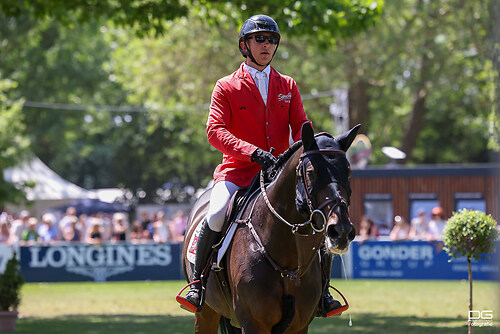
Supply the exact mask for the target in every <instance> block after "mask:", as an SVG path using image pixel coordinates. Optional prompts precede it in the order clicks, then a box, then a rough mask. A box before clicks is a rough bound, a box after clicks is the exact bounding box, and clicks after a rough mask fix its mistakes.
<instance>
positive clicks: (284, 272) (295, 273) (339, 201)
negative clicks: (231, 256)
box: [244, 149, 347, 287]
mask: <svg viewBox="0 0 500 334" xmlns="http://www.w3.org/2000/svg"><path fill="white" fill-rule="evenodd" d="M315 154H329V155H343V156H345V152H344V151H342V150H336V149H318V150H314V151H308V152H304V153H302V154H301V155H300V158H299V164H298V165H297V167H296V173H297V176H298V177H299V182H302V183H303V185H304V189H305V193H306V194H307V195H306V200H307V205H308V208H309V220H307V221H305V222H303V223H298V224H291V223H289V222H288V221H287V220H286V219H285V218H283V217H282V216H281V215H280V214H279V213H278V212H276V210H275V209H274V208H273V206H272V204H271V202H270V201H269V198H268V196H267V192H266V185H265V183H264V171H263V170H261V171H260V190H261V191H260V195H262V197H263V199H264V202H265V203H266V205H267V207H268V209H269V211H270V212H271V213H272V214H273V215H274V216H275V217H276V218H277V219H278V220H280V221H281V222H283V223H284V224H286V225H287V226H289V227H290V228H291V230H292V234H293V235H294V236H295V242H296V245H297V248H299V243H300V242H301V241H299V239H298V238H301V239H302V242H304V240H305V239H309V237H310V236H313V235H316V236H319V233H322V232H323V231H324V230H325V228H326V224H327V218H326V216H325V214H324V213H323V212H322V211H321V209H322V208H324V207H325V206H326V205H329V204H331V203H333V207H332V208H331V209H330V212H329V213H328V216H330V214H331V212H332V211H333V210H334V209H335V208H337V207H339V206H345V207H346V208H347V201H346V200H345V199H344V198H343V197H342V196H341V194H340V193H339V192H337V196H336V197H335V198H334V199H329V200H326V201H325V202H324V203H322V204H321V205H320V206H318V207H317V208H316V209H315V208H314V206H313V203H312V200H311V195H310V194H309V193H308V191H307V187H306V177H305V174H306V173H305V172H306V170H305V166H304V158H307V157H309V156H311V155H315ZM256 202H257V201H254V206H253V207H252V209H251V210H250V217H251V216H252V212H253V209H254V207H255V204H256ZM315 215H320V217H322V218H323V224H322V226H321V228H316V226H315V224H314V216H315ZM244 222H245V223H246V225H247V226H248V227H249V229H250V232H251V233H252V235H253V237H254V239H255V241H256V243H257V250H258V251H259V252H260V253H261V254H263V256H264V257H265V258H266V259H267V260H268V261H269V263H270V264H271V265H272V266H273V268H274V269H275V270H276V271H278V272H279V273H280V274H281V276H282V277H283V278H289V279H292V280H297V279H299V278H300V277H301V276H302V275H304V274H305V272H307V270H309V267H310V266H311V264H312V263H313V261H314V258H315V256H316V254H317V250H318V249H319V245H320V244H321V242H322V241H321V240H322V239H321V238H320V239H318V240H317V241H314V240H311V243H310V247H311V248H309V249H310V250H312V252H311V255H310V256H309V257H308V258H307V259H305V260H302V261H301V260H300V259H299V263H298V266H297V268H295V269H293V270H288V269H285V268H282V267H281V266H280V265H279V264H278V263H277V262H276V261H275V260H274V259H273V258H272V257H271V256H270V254H269V253H268V252H267V251H266V248H265V247H264V245H263V243H262V241H261V239H260V237H259V235H258V234H257V232H256V231H255V228H254V227H253V225H252V223H251V218H249V219H248V220H247V221H244ZM307 225H311V228H312V230H313V232H312V233H311V234H302V233H299V232H298V230H299V228H301V227H305V226H307ZM304 238H305V239H304ZM313 239H314V238H313ZM285 287H286V285H285Z"/></svg>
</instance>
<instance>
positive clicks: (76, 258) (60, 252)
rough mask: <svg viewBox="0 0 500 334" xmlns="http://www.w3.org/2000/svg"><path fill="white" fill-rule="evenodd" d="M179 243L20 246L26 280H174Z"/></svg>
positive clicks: (180, 276)
mask: <svg viewBox="0 0 500 334" xmlns="http://www.w3.org/2000/svg"><path fill="white" fill-rule="evenodd" d="M181 248H182V244H177V243H175V244H169V243H166V244H156V243H148V244H129V243H119V244H105V245H99V246H96V245H86V244H61V245H51V246H29V247H21V273H22V275H23V276H24V279H25V281H26V282H79V281H95V282H104V281H135V280H178V279H183V278H184V276H183V274H182V272H181Z"/></svg>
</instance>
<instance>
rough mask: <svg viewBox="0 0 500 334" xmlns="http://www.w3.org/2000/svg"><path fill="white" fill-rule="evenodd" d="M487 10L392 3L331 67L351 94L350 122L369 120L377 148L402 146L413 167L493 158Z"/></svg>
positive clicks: (344, 44)
mask: <svg viewBox="0 0 500 334" xmlns="http://www.w3.org/2000/svg"><path fill="white" fill-rule="evenodd" d="M488 5H489V4H488V2H469V1H461V0H452V1H446V2H442V1H441V2H436V1H430V2H429V1H393V2H388V3H387V4H386V5H385V7H384V14H383V17H382V19H381V20H380V22H379V23H378V24H377V25H375V26H373V27H370V28H369V29H368V30H367V31H366V32H363V33H360V34H358V35H356V36H354V37H352V38H349V39H346V40H338V41H337V48H334V49H332V50H331V51H330V53H329V57H328V58H329V59H328V60H329V61H330V63H331V64H330V65H328V68H330V69H333V71H335V74H336V78H337V81H340V82H344V88H349V89H350V92H351V97H353V98H355V100H351V101H350V102H351V110H350V115H351V122H352V123H351V125H352V124H354V123H363V128H362V131H366V133H368V135H369V137H370V139H371V140H372V144H373V147H382V146H396V147H399V148H401V149H402V150H404V151H405V152H406V153H407V160H406V163H412V164H416V163H458V162H486V161H488V160H489V154H490V153H491V152H492V151H491V149H490V150H488V147H492V146H491V145H490V146H488V143H489V142H490V143H492V142H494V141H495V138H496V140H497V139H498V129H499V127H498V126H495V125H496V124H498V114H497V113H492V111H491V105H492V98H491V95H492V94H491V89H492V85H493V81H492V80H491V74H490V73H491V71H490V69H491V66H490V65H489V64H491V60H490V59H489V58H488V52H487V51H488V49H489V46H490V40H489V39H488V38H487V35H488V34H487V31H488V27H489V20H488V19H489V15H490V14H489V10H488ZM471 13H472V14H471ZM388 120H390V121H389V122H388ZM374 153H375V154H374V156H375V157H374V161H373V162H374V163H375V164H377V163H382V162H384V161H386V160H385V159H386V158H385V157H384V156H383V155H382V154H381V153H380V152H374Z"/></svg>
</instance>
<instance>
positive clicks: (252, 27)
mask: <svg viewBox="0 0 500 334" xmlns="http://www.w3.org/2000/svg"><path fill="white" fill-rule="evenodd" d="M256 32H268V33H271V34H274V35H277V36H278V44H276V49H275V50H274V53H273V58H274V55H275V54H276V51H277V50H278V46H279V44H280V43H279V38H281V35H280V30H279V29H278V24H277V23H276V21H274V20H273V19H272V18H270V17H269V16H267V15H254V16H252V17H251V18H249V19H248V20H246V21H245V22H244V23H243V25H242V26H241V29H240V36H239V39H238V47H239V49H240V52H241V54H242V55H243V57H245V58H246V57H250V59H251V60H252V61H253V62H254V63H256V64H257V65H260V66H267V65H269V63H270V62H269V63H267V64H265V65H263V64H259V63H257V61H256V60H255V58H254V57H253V55H252V52H251V51H250V49H249V48H248V45H247V41H246V40H247V38H248V36H249V35H251V34H254V33H256ZM242 41H243V42H244V43H245V46H246V47H247V50H248V51H244V50H243V49H242V48H241V42H242Z"/></svg>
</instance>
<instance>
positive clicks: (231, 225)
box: [176, 174, 260, 327]
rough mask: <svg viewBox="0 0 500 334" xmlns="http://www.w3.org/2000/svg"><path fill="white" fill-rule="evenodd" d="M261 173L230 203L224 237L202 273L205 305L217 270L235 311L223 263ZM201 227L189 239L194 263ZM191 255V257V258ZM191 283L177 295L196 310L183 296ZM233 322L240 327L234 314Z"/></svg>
mask: <svg viewBox="0 0 500 334" xmlns="http://www.w3.org/2000/svg"><path fill="white" fill-rule="evenodd" d="M259 182H260V180H259V174H257V175H256V176H255V178H254V179H253V180H252V182H251V184H250V185H249V186H248V187H246V188H242V189H240V190H238V191H237V192H236V193H235V194H234V195H233V196H232V197H231V200H230V201H229V203H228V208H227V210H226V216H225V219H224V225H223V228H222V235H223V237H222V238H221V239H220V241H219V242H218V243H217V244H215V245H214V246H213V251H212V254H211V255H210V257H209V260H208V262H207V263H206V265H205V267H204V269H203V272H202V275H201V277H202V278H201V282H202V290H201V291H202V292H201V293H202V295H201V303H202V305H203V302H204V299H205V293H206V284H207V280H208V275H209V273H210V272H211V271H213V272H215V274H216V281H217V283H218V285H219V288H220V290H221V292H222V294H223V296H224V299H225V301H226V303H227V304H228V306H229V309H230V310H231V312H234V310H233V308H232V302H231V292H230V290H229V285H228V284H227V272H226V270H224V268H223V266H222V265H221V263H222V259H223V258H224V255H225V253H226V251H227V249H228V248H229V246H230V245H231V243H232V238H233V236H234V233H235V232H236V229H237V228H238V226H240V224H238V222H241V221H239V220H240V218H241V216H242V214H243V212H244V211H245V209H246V207H247V206H248V203H249V202H250V200H251V199H252V198H253V197H254V196H255V194H257V191H258V190H259ZM199 227H201V224H199V225H198V226H197V227H196V228H195V232H194V233H193V237H192V238H191V240H189V247H188V256H187V257H188V260H189V262H191V263H192V264H193V263H194V256H195V246H196V240H197V235H198V233H199ZM190 255H191V258H190ZM191 284H193V283H190V284H188V285H186V286H185V287H184V288H183V289H182V290H181V291H180V292H179V293H178V295H177V297H176V300H177V301H178V302H179V303H180V304H181V307H182V308H184V309H186V310H188V311H191V312H194V311H195V310H193V309H190V308H189V303H188V302H185V300H184V298H183V297H182V296H181V294H182V293H183V291H184V290H185V289H186V288H188V287H189V286H190V285H191ZM183 306H184V307H183ZM231 318H232V319H231V324H232V325H233V326H235V327H240V326H239V324H238V323H237V320H236V316H235V315H234V314H232V317H231Z"/></svg>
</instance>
